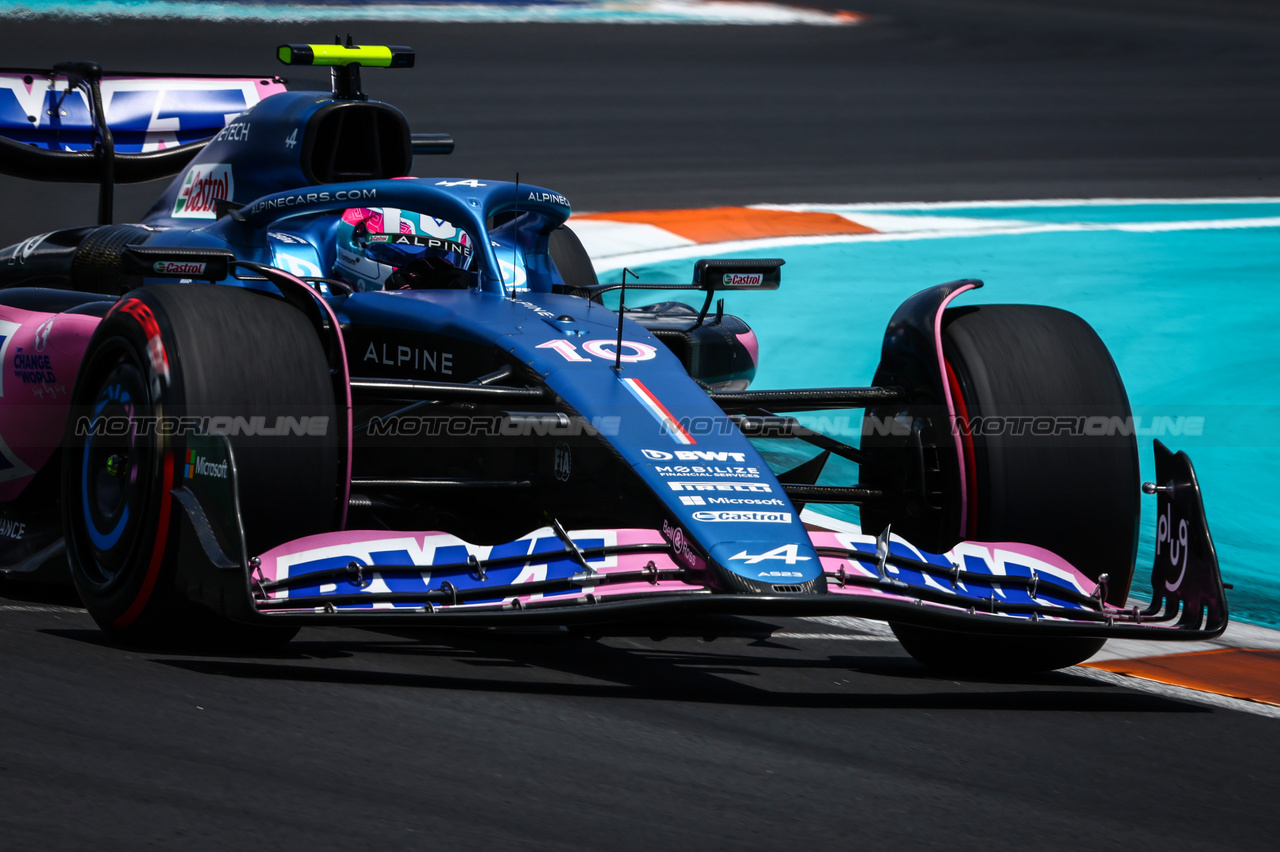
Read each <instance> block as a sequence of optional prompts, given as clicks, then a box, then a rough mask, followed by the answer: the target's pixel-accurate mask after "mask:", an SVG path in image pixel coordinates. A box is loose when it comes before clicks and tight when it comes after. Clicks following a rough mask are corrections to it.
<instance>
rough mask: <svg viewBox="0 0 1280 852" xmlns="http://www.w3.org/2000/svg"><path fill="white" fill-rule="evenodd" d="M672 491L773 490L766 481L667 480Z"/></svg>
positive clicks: (762, 492) (765, 492)
mask: <svg viewBox="0 0 1280 852" xmlns="http://www.w3.org/2000/svg"><path fill="white" fill-rule="evenodd" d="M667 484H668V485H670V486H671V490H672V491H746V492H750V493H753V494H769V493H771V492H772V491H773V489H772V487H770V485H769V484H768V483H767V482H668V483H667Z"/></svg>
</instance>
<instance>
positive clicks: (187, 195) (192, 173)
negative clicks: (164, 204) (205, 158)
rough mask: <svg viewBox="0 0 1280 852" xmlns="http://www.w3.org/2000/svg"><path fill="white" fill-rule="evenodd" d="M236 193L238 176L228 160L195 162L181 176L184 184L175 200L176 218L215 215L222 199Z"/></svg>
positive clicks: (210, 216) (174, 212) (215, 216)
mask: <svg viewBox="0 0 1280 852" xmlns="http://www.w3.org/2000/svg"><path fill="white" fill-rule="evenodd" d="M234 195H235V180H234V179H233V178H232V176H231V166H230V164H228V163H202V164H200V165H197V166H192V167H191V168H190V169H189V170H188V171H187V176H186V177H185V178H183V180H182V188H181V189H179V190H178V197H177V198H176V199H174V202H173V216H174V218H175V219H216V218H217V212H216V204H217V202H218V200H219V199H224V200H230V199H231V198H232V196H234Z"/></svg>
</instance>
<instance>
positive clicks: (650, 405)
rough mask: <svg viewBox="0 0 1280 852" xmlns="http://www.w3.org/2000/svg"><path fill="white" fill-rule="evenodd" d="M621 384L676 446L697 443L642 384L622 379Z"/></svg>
mask: <svg viewBox="0 0 1280 852" xmlns="http://www.w3.org/2000/svg"><path fill="white" fill-rule="evenodd" d="M622 384H623V386H624V387H626V389H627V390H628V391H630V392H631V395H632V396H634V397H635V398H636V399H637V400H639V401H640V404H641V405H643V406H644V407H645V410H646V411H648V412H649V413H650V414H652V415H653V418H654V419H655V420H657V421H658V423H659V424H660V425H661V426H662V431H663V432H665V433H666V434H668V435H670V436H671V437H672V439H674V440H675V442H676V443H677V444H686V445H687V444H696V443H698V442H697V441H695V440H694V439H693V436H692V435H690V434H689V433H688V432H687V431H685V428H684V427H683V426H681V425H680V424H679V423H677V422H676V419H675V418H674V417H672V416H671V412H670V411H667V407H666V406H665V405H663V404H662V401H661V400H659V399H658V398H657V397H656V396H654V393H653V391H651V390H649V389H648V388H647V387H645V386H644V382H642V381H640V380H639V379H623V380H622Z"/></svg>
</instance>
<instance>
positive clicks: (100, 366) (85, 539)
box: [63, 284, 340, 646]
mask: <svg viewBox="0 0 1280 852" xmlns="http://www.w3.org/2000/svg"><path fill="white" fill-rule="evenodd" d="M71 411H72V414H71V417H70V422H69V426H68V434H67V438H66V444H65V450H64V457H63V505H64V506H65V507H66V510H65V511H66V517H65V527H66V538H67V554H68V559H69V562H70V564H71V572H72V579H73V581H74V583H75V586H76V589H77V590H78V592H79V594H80V597H81V599H82V600H83V601H84V604H85V606H86V608H87V609H88V610H89V613H90V614H91V615H92V616H93V618H94V620H95V621H96V622H97V623H98V625H99V626H100V627H101V628H102V629H103V630H104V631H105V632H106V633H107V634H109V635H110V636H111V637H112V638H113V639H115V640H118V641H125V642H130V643H141V644H150V645H156V644H160V645H174V644H186V643H192V642H194V643H199V644H209V645H221V646H225V645H237V646H244V645H262V644H272V643H276V642H280V641H287V640H288V639H289V638H291V637H292V635H293V634H294V633H295V632H296V629H295V628H280V627H275V626H268V627H258V626H246V625H241V624H234V623H232V622H230V621H229V620H228V619H227V618H225V612H226V609H227V607H226V606H224V605H223V604H224V603H227V604H229V603H230V602H229V601H213V602H211V601H209V600H208V599H207V596H206V599H205V600H204V601H203V603H204V606H197V605H195V604H194V603H192V602H191V601H189V600H187V598H186V596H185V595H184V594H183V593H182V592H180V591H179V589H178V586H177V584H176V583H175V577H176V574H177V572H178V570H179V567H180V566H179V564H178V563H179V559H178V552H179V547H178V545H179V541H178V539H179V537H180V536H181V535H182V532H183V529H184V527H183V525H184V524H189V522H188V521H187V520H186V518H185V516H184V511H183V509H182V507H181V506H180V505H179V504H178V503H177V502H176V500H175V499H174V498H173V496H172V495H171V493H170V492H171V490H172V489H174V488H176V487H178V486H179V485H181V483H182V482H183V480H184V478H185V477H187V476H189V475H191V474H190V468H188V467H187V462H188V461H189V460H188V459H187V447H186V441H187V437H186V436H184V435H183V434H182V433H181V430H169V429H164V428H159V426H158V424H159V423H160V422H161V421H162V419H163V421H165V422H170V423H172V422H174V420H175V419H176V418H182V417H187V418H197V419H199V418H219V419H220V418H232V422H235V421H234V418H241V417H243V418H244V422H245V423H253V422H254V418H256V417H265V420H264V421H263V422H264V423H271V422H275V418H276V416H278V415H281V414H283V415H289V416H295V417H302V416H306V417H328V418H329V420H328V423H329V424H335V425H334V426H331V427H330V430H332V429H333V428H336V424H337V423H339V420H338V418H337V417H336V416H335V415H336V413H337V412H336V410H335V405H334V392H333V387H332V384H331V381H330V377H329V372H328V368H327V365H326V360H325V356H324V353H323V351H322V349H321V346H320V343H319V341H318V340H317V338H316V334H315V331H314V330H313V328H312V326H311V325H310V323H309V322H308V320H307V319H306V317H305V316H304V315H303V314H302V313H301V312H300V311H298V310H297V309H296V308H293V307H290V306H289V305H287V304H286V303H284V302H283V301H279V300H277V299H275V298H272V297H270V296H265V295H261V294H256V293H252V292H249V291H246V290H242V289H240V288H237V287H229V286H216V285H208V284H162V285H153V286H148V287H144V288H142V289H139V290H134V291H133V292H132V293H130V294H128V295H126V296H125V297H124V298H123V299H122V300H121V301H120V302H118V303H117V304H116V306H115V307H114V308H112V310H111V312H110V313H108V314H107V316H106V317H105V318H104V319H103V321H102V323H101V324H100V325H99V326H98V328H97V330H96V331H95V333H94V336H93V338H92V340H91V341H90V343H89V346H88V349H87V351H86V353H85V357H84V361H83V363H82V365H81V369H80V375H79V377H78V379H77V382H76V388H75V391H74V393H73V395H72V408H71ZM202 422H211V421H202ZM223 422H227V421H226V420H223ZM112 423H124V424H127V425H126V426H124V427H121V428H115V427H114V426H113V427H111V428H107V427H108V426H109V425H110V424H112ZM77 424H79V425H77ZM266 431H269V430H266V429H262V430H255V429H252V428H250V429H242V430H240V431H239V432H238V433H237V431H236V430H231V433H230V440H231V446H232V449H233V452H234V454H235V461H236V468H237V471H238V474H239V482H238V486H239V487H238V491H239V494H240V501H241V509H242V512H241V514H242V517H243V520H244V527H245V538H246V544H247V547H248V551H249V554H250V555H252V554H258V553H262V552H264V551H265V550H268V549H270V548H271V547H273V546H275V545H277V544H280V543H282V542H285V541H288V540H290V539H294V538H297V537H300V536H304V535H309V534H313V533H318V532H324V531H328V530H330V529H332V528H333V523H334V519H335V517H336V500H337V499H338V494H339V493H340V489H339V487H338V482H339V473H338V447H337V441H336V440H335V438H334V437H333V436H332V432H330V435H328V436H324V437H314V436H312V435H310V434H306V435H297V434H293V433H290V434H289V435H288V436H287V437H278V436H274V435H271V436H268V435H264V434H261V432H266ZM175 433H176V434H175ZM211 509H212V510H215V511H216V510H217V507H211ZM183 567H187V566H183ZM219 594H220V593H219ZM241 594H243V592H242V593H241ZM239 603H241V604H243V602H242V601H240V602H239Z"/></svg>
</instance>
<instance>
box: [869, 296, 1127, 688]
mask: <svg viewBox="0 0 1280 852" xmlns="http://www.w3.org/2000/svg"><path fill="white" fill-rule="evenodd" d="M942 350H943V356H944V358H945V361H946V368H947V381H948V383H949V385H950V388H951V394H952V396H953V398H954V399H955V405H956V414H957V415H958V416H959V417H961V418H966V419H967V420H968V421H969V422H971V423H972V422H975V421H976V422H982V423H984V424H985V423H991V422H993V421H991V420H989V418H1004V420H1003V423H1004V426H1003V428H999V429H996V428H983V429H982V430H977V429H974V430H972V431H970V432H969V433H968V434H966V430H962V432H961V443H962V448H963V454H962V455H963V457H962V459H961V464H963V465H964V471H965V474H966V476H965V481H966V491H967V492H968V493H967V494H966V495H964V496H965V498H966V499H967V512H966V516H967V521H966V528H965V529H964V530H960V531H959V532H960V534H961V537H962V538H964V539H968V540H971V541H1018V542H1026V543H1029V544H1035V545H1039V546H1040V547H1044V548H1047V549H1048V550H1051V551H1053V552H1054V553H1056V554H1058V555H1059V556H1062V557H1063V558H1064V559H1066V560H1067V561H1068V562H1070V563H1071V564H1072V565H1074V566H1075V567H1076V568H1078V569H1079V570H1080V571H1082V572H1083V573H1084V574H1086V575H1087V576H1089V577H1090V578H1091V579H1093V580H1094V581H1095V582H1096V581H1098V580H1099V579H1100V578H1101V576H1102V575H1103V574H1106V575H1107V577H1108V581H1107V586H1106V588H1107V599H1108V601H1110V602H1111V603H1115V604H1121V605H1123V603H1124V601H1125V599H1126V597H1127V595H1128V591H1129V583H1130V581H1131V580H1132V577H1133V560H1134V556H1135V554H1136V551H1137V543H1138V518H1139V510H1140V505H1139V472H1138V448H1137V442H1136V440H1135V438H1134V436H1133V432H1132V430H1131V429H1114V430H1110V431H1111V433H1110V434H1090V433H1091V432H1094V433H1096V432H1106V431H1107V430H1104V429H1083V428H1072V427H1071V424H1072V423H1076V424H1078V423H1080V422H1081V420H1082V419H1084V418H1088V419H1089V422H1090V423H1092V424H1103V423H1106V424H1127V423H1129V420H1128V418H1129V416H1130V409H1129V399H1128V396H1127V395H1126V393H1125V390H1124V385H1123V383H1122V382H1121V380H1120V374H1119V372H1118V371H1117V370H1116V366H1115V363H1114V362H1113V361H1112V360H1111V356H1110V354H1109V353H1108V352H1107V348H1106V346H1105V345H1104V344H1103V342H1102V341H1101V339H1099V337H1098V335H1097V334H1096V333H1095V332H1094V330H1093V329H1092V328H1090V327H1089V325H1088V323H1086V322H1085V321H1084V320H1082V319H1081V318H1080V317H1078V316H1076V315H1074V314H1071V313H1068V312H1066V311H1062V310H1058V309H1056V308H1049V307H1043V306H1036V305H983V306H979V307H968V308H954V309H951V310H948V311H946V312H945V313H944V316H943V332H942ZM1019 418H1021V419H1019ZM1028 418H1035V419H1034V420H1031V419H1028ZM1099 418H1101V419H1099ZM1019 422H1020V423H1021V424H1022V426H1021V428H1017V427H1016V425H1015V424H1017V423H1019ZM1050 427H1052V428H1050ZM1124 432H1128V434H1124ZM953 452H954V451H953ZM959 496H960V495H956V499H959ZM957 516H958V513H957ZM893 630H894V633H896V634H897V636H898V639H899V640H900V641H901V642H902V645H903V647H904V648H906V650H907V652H908V653H910V654H911V656H913V657H915V658H916V660H918V661H919V662H921V663H924V664H925V665H927V666H929V667H931V668H935V669H940V670H944V671H950V672H969V673H974V674H1016V673H1022V672H1032V671H1045V670H1049V669H1056V668H1062V667H1064V666H1069V665H1074V664H1075V663H1078V662H1082V661H1083V660H1086V659H1088V658H1089V657H1091V656H1093V654H1095V653H1096V652H1097V651H1098V649H1099V648H1101V647H1102V644H1103V641H1104V640H1101V639H1061V638H1053V639H1032V640H1026V639H1022V638H1018V639H1005V638H1000V637H991V636H974V635H967V634H960V633H950V632H946V631H939V630H932V629H927V628H922V627H915V626H910V625H903V624H894V625H893Z"/></svg>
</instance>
